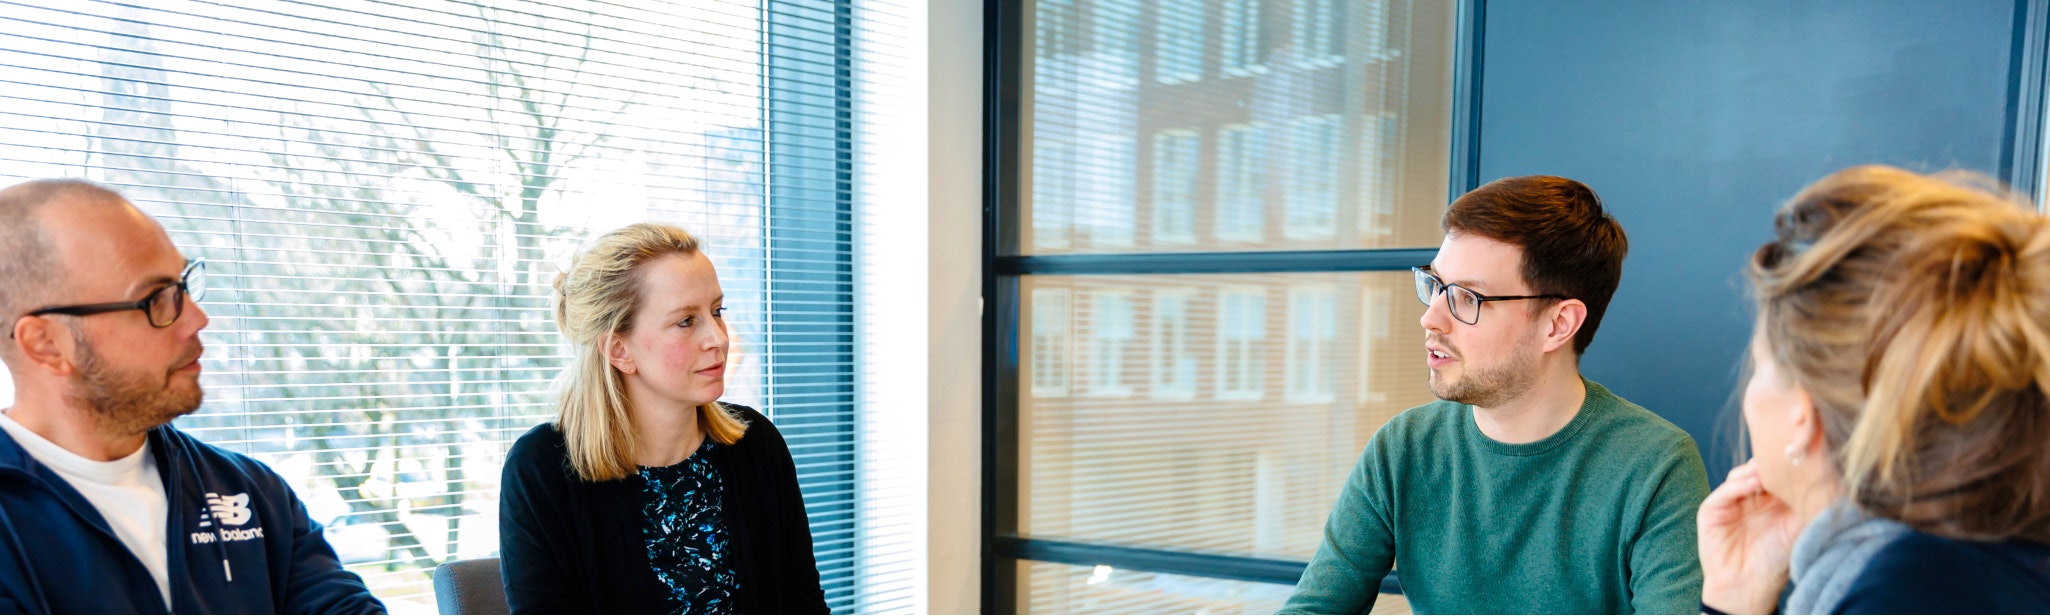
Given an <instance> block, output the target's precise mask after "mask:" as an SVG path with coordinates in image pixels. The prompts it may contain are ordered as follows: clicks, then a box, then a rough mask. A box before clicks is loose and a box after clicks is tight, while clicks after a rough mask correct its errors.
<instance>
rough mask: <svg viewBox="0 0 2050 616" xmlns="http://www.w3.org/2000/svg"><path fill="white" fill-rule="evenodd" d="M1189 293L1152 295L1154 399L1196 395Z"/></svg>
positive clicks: (1162, 290) (1166, 292)
mask: <svg viewBox="0 0 2050 616" xmlns="http://www.w3.org/2000/svg"><path fill="white" fill-rule="evenodd" d="M1192 295H1193V293H1191V292H1190V291H1189V290H1188V289H1161V290H1158V291H1154V292H1153V328H1152V329H1153V357H1152V360H1153V361H1152V362H1151V363H1152V365H1153V387H1152V393H1153V397H1155V398H1168V399H1184V398H1193V397H1195V395H1196V356H1195V354H1194V353H1193V352H1192V351H1191V349H1190V348H1189V300H1190V297H1191V296H1192Z"/></svg>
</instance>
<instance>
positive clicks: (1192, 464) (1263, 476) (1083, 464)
mask: <svg viewBox="0 0 2050 616" xmlns="http://www.w3.org/2000/svg"><path fill="white" fill-rule="evenodd" d="M1022 285H1023V286H1022V291H1023V293H1024V298H1025V299H1024V301H1023V302H1022V304H1023V307H1022V310H1023V311H1024V314H1023V315H1022V318H1023V320H1022V321H1021V322H1022V323H1025V324H1027V325H1028V327H1029V332H1028V335H1027V337H1026V339H1025V345H1024V349H1022V353H1023V354H1024V357H1021V358H1020V366H1021V368H1022V370H1023V371H1024V372H1025V374H1023V375H1020V380H1021V382H1023V383H1028V384H1030V386H1029V387H1024V388H1021V390H1022V395H1023V397H1024V399H1023V400H1021V401H1020V404H1019V409H1020V411H1019V415H1020V417H1019V421H1020V429H1021V431H1022V432H1021V434H1022V435H1023V436H1022V439H1021V441H1020V444H1019V454H1018V459H1019V463H1018V464H1019V465H1018V473H1019V486H1020V488H1019V489H1020V494H1019V498H1020V503H1021V504H1020V507H1019V509H1020V510H1019V531H1020V533H1021V534H1023V535H1025V536H1030V537H1039V538H1054V539H1065V540H1073V541H1084V542H1091V543H1106V544H1117V545H1129V546H1140V547H1150V548H1159V549H1169V550H1186V551H1198V552H1207V553H1221V554H1233V555H1245V556H1255V557H1262V558H1275V559H1286V560H1308V559H1309V557H1310V555H1311V554H1312V553H1313V552H1314V551H1315V550H1316V547H1317V541H1318V539H1319V537H1320V536H1321V533H1322V529H1323V524H1324V518H1325V516H1326V515H1327V514H1329V513H1330V510H1331V505H1332V503H1333V502H1334V501H1335V499H1336V498H1337V494H1338V490H1339V487H1340V486H1341V485H1343V484H1344V482H1345V477H1346V474H1347V473H1348V472H1349V471H1350V470H1351V468H1352V465H1353V462H1354V461H1355V460H1356V459H1357V458H1358V456H1359V453H1360V450H1361V449H1363V448H1364V447H1365V446H1366V442H1367V439H1368V438H1369V437H1371V436H1372V435H1373V434H1374V431H1375V430H1377V429H1379V428H1380V427H1381V424H1382V423H1383V422H1385V421H1387V420H1388V418H1390V417H1393V416H1394V415H1395V414H1397V413H1400V412H1402V411H1403V410H1405V409H1408V408H1410V407H1412V406H1416V405H1419V404H1423V403H1425V402H1429V401H1431V400H1432V398H1431V393H1430V390H1429V388H1428V387H1427V386H1426V385H1425V379H1426V378H1427V371H1426V368H1425V366H1424V362H1423V357H1422V355H1423V345H1422V344H1421V338H1422V334H1421V332H1420V331H1419V330H1418V329H1417V325H1416V322H1417V318H1418V317H1420V316H1422V314H1423V310H1424V307H1423V306H1422V305H1421V304H1418V303H1417V301H1416V293H1415V287H1414V279H1413V278H1412V277H1411V275H1410V273H1409V272H1407V271H1402V272H1372V273H1314V274H1284V275H1274V274H1258V275H1253V274H1243V275H1171V276H1032V277H1026V278H1025V279H1024V280H1023V281H1022ZM1084 611H1086V610H1084ZM1168 611H1176V610H1168Z"/></svg>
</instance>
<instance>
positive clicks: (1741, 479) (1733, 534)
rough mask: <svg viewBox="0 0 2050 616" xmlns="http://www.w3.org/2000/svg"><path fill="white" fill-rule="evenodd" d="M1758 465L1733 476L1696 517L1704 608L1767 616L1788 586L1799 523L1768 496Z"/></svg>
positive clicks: (1732, 472)
mask: <svg viewBox="0 0 2050 616" xmlns="http://www.w3.org/2000/svg"><path fill="white" fill-rule="evenodd" d="M1753 464H1756V463H1755V462H1746V463H1744V464H1741V465H1738V466H1737V468H1734V469H1731V470H1730V477H1729V479H1726V480H1724V481H1723V485H1721V486H1719V487H1717V488H1716V489H1715V491H1714V492H1710V493H1709V494H1708V500H1706V501H1702V503H1701V510H1700V511H1699V512H1698V513H1696V514H1695V522H1696V525H1697V526H1696V528H1698V529H1699V532H1700V533H1701V573H1702V577H1703V584H1702V589H1701V602H1702V603H1704V604H1707V605H1708V606H1709V607H1713V608H1715V609H1718V610H1722V611H1725V612H1729V613H1731V614H1765V613H1769V612H1771V611H1772V609H1773V607H1774V606H1775V604H1777V603H1778V601H1779V595H1780V589H1782V588H1785V587H1786V585H1787V559H1788V557H1789V556H1790V555H1791V554H1792V553H1793V548H1794V537H1796V536H1799V535H1800V533H1801V522H1800V520H1798V519H1796V517H1797V516H1795V515H1794V510H1793V508H1792V507H1789V506H1788V505H1787V503H1786V502H1785V501H1781V500H1780V499H1779V498H1777V497H1774V496H1773V495H1772V494H1769V493H1767V492H1766V491H1765V485H1764V484H1763V483H1760V482H1759V480H1758V468H1757V467H1755V466H1753Z"/></svg>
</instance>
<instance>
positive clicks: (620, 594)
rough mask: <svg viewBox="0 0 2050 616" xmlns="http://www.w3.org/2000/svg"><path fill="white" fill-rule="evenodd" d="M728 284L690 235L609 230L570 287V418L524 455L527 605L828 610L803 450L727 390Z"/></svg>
mask: <svg viewBox="0 0 2050 616" xmlns="http://www.w3.org/2000/svg"><path fill="white" fill-rule="evenodd" d="M723 300H724V294H723V293H721V292H720V290H719V278H718V274H717V272H716V271H715V270H714V269H713V267H712V262H711V260H710V259H708V258H706V257H705V255H704V253H703V252H701V251H699V248H698V243H697V240H696V239H695V238H693V237H691V235H690V234H689V233H686V232H685V231H684V230H682V229H679V228H676V227H673V226H668V225H660V224H652V223H641V224H636V225H632V226H628V227H626V228H623V229H620V230H617V231H613V232H611V233H608V234H606V235H604V236H603V237H600V238H598V239H597V240H596V241H595V242H593V243H592V244H591V246H589V247H588V248H587V249H586V250H585V251H584V252H583V253H581V254H579V255H578V256H577V258H576V261H575V263H574V264H573V265H572V266H571V268H570V270H569V271H568V272H566V273H564V274H563V275H562V276H560V277H559V278H557V279H556V282H555V301H556V308H555V317H556V323H557V325H558V326H560V327H561V328H562V332H563V335H564V336H566V337H567V338H569V340H570V341H571V343H572V344H573V345H575V347H576V349H577V358H576V360H575V362H574V363H573V364H572V365H571V366H570V367H569V368H568V369H567V374H565V375H564V378H563V381H564V387H563V393H562V399H561V402H560V405H559V410H560V412H561V415H560V416H559V417H558V418H557V420H556V421H555V422H554V423H550V424H543V425H541V426H537V427H535V428H534V429H533V430H531V431H529V432H527V434H526V435H525V436H522V437H520V439H519V441H518V442H516V443H514V444H513V448H512V451H511V452H510V453H509V454H507V456H506V463H505V476H504V483H503V487H502V491H501V493H500V497H499V514H498V515H499V533H500V538H499V554H500V558H501V559H502V560H501V563H502V567H503V569H504V572H505V587H506V599H507V602H508V603H509V604H510V606H511V607H512V610H513V612H514V613H636V614H654V613H664V614H682V613H690V614H747V613H760V614H807V613H816V614H823V613H826V611H827V609H826V602H825V595H824V593H823V592H822V591H821V590H820V586H819V573H818V566H817V563H816V562H815V561H814V559H813V556H812V542H811V529H810V525H809V523H808V522H807V521H806V518H805V512H804V499H803V498H802V496H801V494H800V493H799V492H798V486H797V470H796V467H795V466H794V465H793V464H792V462H791V459H790V449H789V447H788V446H787V445H785V444H784V442H783V437H782V435H781V434H779V433H777V431H776V427H775V426H774V425H772V424H770V423H769V421H768V419H766V418H764V417H762V415H761V414H759V413H756V412H755V411H754V410H753V409H750V408H747V407H743V406H737V405H730V404H723V403H720V402H719V401H718V400H719V397H720V396H721V395H723V394H724V393H725V390H726V385H725V367H726V351H727V348H728V346H727V337H726V336H727V333H726V323H725V319H724V316H723V314H724V311H725V308H724V307H723V306H722V302H723Z"/></svg>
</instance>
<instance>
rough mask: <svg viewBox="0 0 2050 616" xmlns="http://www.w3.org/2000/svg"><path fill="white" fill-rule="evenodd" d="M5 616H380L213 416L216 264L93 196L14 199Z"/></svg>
mask: <svg viewBox="0 0 2050 616" xmlns="http://www.w3.org/2000/svg"><path fill="white" fill-rule="evenodd" d="M0 255H5V256H6V258H5V259H0V315H5V317H6V319H5V320H4V321H0V322H4V323H6V324H7V327H8V342H9V344H6V345H0V360H4V361H5V362H6V364H7V369H8V372H9V373H10V374H11V375H12V376H13V378H14V385H15V403H14V406H13V407H12V408H9V409H6V410H5V412H4V413H0V613H102V614H123V613H132V614H167V613H226V612H232V613H320V614H374V613H383V612H384V611H385V608H384V605H383V604H382V603H381V602H379V601H378V600H377V599H376V598H373V597H372V596H371V595H370V591H369V590H368V589H367V588H366V587H365V586H364V585H363V580H362V578H360V577H357V576H356V575H355V574H353V573H350V572H348V571H345V570H343V569H342V566H341V563H340V560H339V559H338V558H337V557H336V555H335V551H334V548H333V547H331V546H329V545H328V543H327V540H326V539H325V538H323V536H322V533H321V528H320V526H319V525H318V524H315V523H314V522H313V521H312V519H310V518H309V517H308V516H307V513H306V508H305V506H304V504H302V503H301V502H300V500H299V499H298V497H297V496H295V495H294V494H293V493H292V489H291V488H290V487H289V486H288V485H286V484H285V482H284V480H283V479H282V478H280V477H279V476H278V475H277V474H276V473H274V472H272V471H271V470H270V469H269V468H268V467H266V466H264V465H263V464H262V463H260V462H257V461H255V460H252V459H250V458H249V457H247V456H244V455H241V454H237V453H233V452H229V451H226V450H223V449H220V448H217V447H214V446H211V445H207V444H205V443H202V442H200V441H198V440H197V439H194V438H192V437H191V436H188V435H186V434H185V433H183V432H180V431H179V430H178V429H177V428H174V427H172V426H171V425H170V423H171V420H173V419H176V418H178V417H180V416H183V415H185V414H188V413H191V412H193V411H194V410H197V409H198V408H199V405H200V400H201V398H202V396H203V394H202V391H201V389H200V384H199V375H200V370H201V367H200V362H199V359H200V357H201V355H202V354H203V352H204V350H205V349H204V346H203V345H202V344H201V343H200V339H199V331H200V330H202V329H205V328H206V326H207V316H206V311H205V310H204V309H202V308H200V306H199V304H198V301H199V299H200V298H201V296H202V295H204V293H205V290H206V285H205V279H206V276H205V274H206V265H205V263H204V262H203V261H200V260H196V259H192V260H188V259H186V258H185V257H184V256H183V255H181V254H180V253H179V251H178V248H177V247H176V246H174V245H172V243H171V238H170V236H169V235H168V234H167V233H165V232H164V228H163V227H162V226H161V225H159V224H157V222H156V220H155V219H153V218H151V217H150V216H149V215H148V214H145V213H143V212H142V211H141V210H139V209H137V208H136V207H135V206H134V205H133V204H131V203H129V202H128V201H127V200H126V199H124V198H122V197H121V195H119V194H118V193H115V192H113V191H111V190H108V189H106V188H104V187H101V186H98V185H95V184H92V183H90V182H84V181H79V180H36V181H31V182H25V183H21V184H16V185H14V186H11V187H8V188H6V189H4V190H0Z"/></svg>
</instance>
